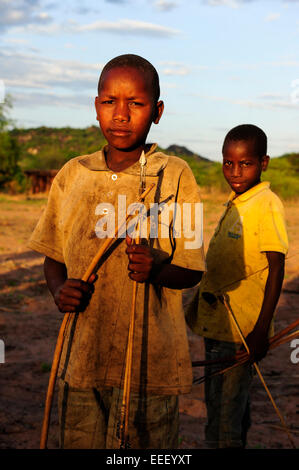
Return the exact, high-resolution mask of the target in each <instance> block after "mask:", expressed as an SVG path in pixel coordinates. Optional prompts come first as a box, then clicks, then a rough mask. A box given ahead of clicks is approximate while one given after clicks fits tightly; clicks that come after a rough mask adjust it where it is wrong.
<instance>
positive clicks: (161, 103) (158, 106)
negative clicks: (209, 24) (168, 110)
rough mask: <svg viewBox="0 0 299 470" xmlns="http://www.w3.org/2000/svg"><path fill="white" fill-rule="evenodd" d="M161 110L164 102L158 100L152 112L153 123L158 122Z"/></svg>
mask: <svg viewBox="0 0 299 470" xmlns="http://www.w3.org/2000/svg"><path fill="white" fill-rule="evenodd" d="M163 111H164V103H163V101H158V102H157V104H156V109H155V114H154V119H153V123H154V124H158V122H159V121H160V119H161V116H162V114H163Z"/></svg>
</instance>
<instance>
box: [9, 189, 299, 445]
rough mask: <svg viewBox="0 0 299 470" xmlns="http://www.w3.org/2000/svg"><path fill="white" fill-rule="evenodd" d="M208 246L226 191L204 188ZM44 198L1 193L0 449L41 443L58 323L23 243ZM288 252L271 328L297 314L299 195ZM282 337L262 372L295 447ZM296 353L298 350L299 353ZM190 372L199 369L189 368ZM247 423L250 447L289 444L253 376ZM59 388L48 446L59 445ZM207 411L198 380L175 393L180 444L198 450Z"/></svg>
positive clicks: (297, 423)
mask: <svg viewBox="0 0 299 470" xmlns="http://www.w3.org/2000/svg"><path fill="white" fill-rule="evenodd" d="M203 199H204V214H205V233H204V237H205V246H206V247H207V246H208V241H209V239H210V237H211V234H212V233H213V229H214V228H215V225H216V222H217V220H218V218H219V215H220V213H221V212H222V210H223V206H222V205H221V202H224V201H223V195H216V196H215V195H213V198H212V195H211V194H204V195H203ZM45 203H46V199H45V198H41V197H35V198H28V197H27V198H26V196H7V195H0V339H1V340H3V341H4V343H5V363H3V364H0V449H34V448H38V447H39V439H40V431H41V423H42V418H43V410H44V400H45V395H46V390H47V385H48V379H49V370H50V364H51V361H52V356H53V352H54V347H55V343H56V339H57V335H58V331H59V327H60V324H61V321H62V314H60V313H59V312H58V311H57V309H56V307H55V305H54V303H53V300H52V298H51V296H50V294H49V293H48V291H47V288H46V284H45V281H44V276H43V268H42V263H43V257H42V256H40V255H39V254H37V253H34V252H32V251H30V250H28V248H27V247H26V242H27V240H28V238H29V235H30V234H31V232H32V230H33V228H34V226H35V224H36V222H37V220H38V218H39V216H40V214H41V212H42V210H43V208H44V206H45ZM285 208H286V217H287V223H288V231H289V238H290V252H289V255H288V259H287V262H286V276H285V281H284V286H283V292H282V295H281V298H280V301H279V305H278V308H277V313H276V331H279V330H281V329H282V328H284V327H286V326H287V325H288V324H290V323H291V322H292V321H294V320H295V319H296V318H298V315H299V304H298V294H299V275H298V271H299V270H298V268H299V240H298V237H296V234H297V233H298V230H299V201H288V202H286V203H285ZM188 334H189V339H190V350H191V355H192V359H193V360H200V359H204V358H203V347H202V340H201V339H200V338H198V337H197V336H195V335H193V334H191V333H190V332H189V333H188ZM291 352H292V349H291V347H290V343H286V344H284V345H282V346H279V347H278V348H276V349H274V350H272V351H271V352H270V353H269V354H268V355H267V357H266V358H265V359H264V360H263V361H262V363H261V370H262V373H263V375H264V378H265V380H266V382H267V384H268V386H269V389H270V390H271V393H272V395H273V397H274V399H275V401H276V404H277V406H278V408H279V409H280V411H281V413H282V414H283V416H284V418H285V420H286V422H287V424H288V426H289V428H290V429H291V430H292V433H293V439H294V441H295V443H296V445H297V447H298V448H299V400H298V384H299V381H298V379H299V363H297V364H294V363H292V362H291V359H290V355H291ZM297 356H298V357H299V354H297ZM194 375H195V377H198V376H201V375H203V371H202V370H200V369H198V368H196V369H194ZM251 397H252V427H251V429H250V431H249V436H248V448H249V449H288V448H290V443H289V440H288V437H287V435H286V433H285V432H284V431H282V430H281V429H280V421H279V419H278V417H277V415H276V414H275V412H274V409H273V407H272V405H271V403H270V401H269V399H268V397H267V396H266V393H265V390H264V389H263V387H262V385H261V383H260V381H259V379H258V377H255V378H254V381H253V386H252V393H251ZM56 399H57V393H56V395H55V401H54V406H53V411H52V417H51V426H50V433H49V439H48V448H50V449H55V448H57V447H58V419H57V403H56ZM205 417H206V410H205V405H204V400H203V386H202V385H194V386H193V390H192V393H190V394H189V395H185V396H183V397H181V398H180V418H181V425H180V447H181V449H203V448H205V444H204V425H205Z"/></svg>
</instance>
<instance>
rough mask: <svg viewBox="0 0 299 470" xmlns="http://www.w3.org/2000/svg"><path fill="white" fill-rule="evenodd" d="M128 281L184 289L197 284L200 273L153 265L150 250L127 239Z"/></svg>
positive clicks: (170, 265)
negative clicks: (146, 282) (147, 282)
mask: <svg viewBox="0 0 299 470" xmlns="http://www.w3.org/2000/svg"><path fill="white" fill-rule="evenodd" d="M126 241H127V250H126V253H127V255H128V256H129V265H128V270H129V271H130V273H129V277H130V279H132V280H134V281H137V282H145V281H149V282H151V283H152V284H156V285H160V286H163V287H168V288H169V289H186V288H188V287H193V286H195V285H196V284H198V283H199V281H200V280H201V277H202V271H195V270H193V269H187V268H182V267H180V266H176V265H174V264H162V263H161V264H155V263H154V257H153V255H152V252H151V249H150V248H149V247H148V246H145V245H135V244H132V243H131V239H130V238H129V237H127V240H126Z"/></svg>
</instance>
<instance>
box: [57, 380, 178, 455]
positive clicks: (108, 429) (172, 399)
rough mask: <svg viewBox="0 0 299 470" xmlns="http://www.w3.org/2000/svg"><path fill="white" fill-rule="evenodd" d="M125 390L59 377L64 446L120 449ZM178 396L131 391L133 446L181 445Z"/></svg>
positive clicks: (146, 447) (61, 430) (170, 446)
mask: <svg viewBox="0 0 299 470" xmlns="http://www.w3.org/2000/svg"><path fill="white" fill-rule="evenodd" d="M121 403H122V390H120V389H118V388H110V389H103V390H98V389H88V390H78V389H74V388H72V387H69V385H68V384H67V382H64V381H62V380H61V379H60V380H59V395H58V409H59V424H60V439H59V441H60V448H63V449H118V448H119V433H118V431H119V417H120V408H121ZM178 428H179V407H178V396H167V395H146V396H140V395H139V394H137V393H131V394H130V413H129V442H130V448H132V449H177V448H178Z"/></svg>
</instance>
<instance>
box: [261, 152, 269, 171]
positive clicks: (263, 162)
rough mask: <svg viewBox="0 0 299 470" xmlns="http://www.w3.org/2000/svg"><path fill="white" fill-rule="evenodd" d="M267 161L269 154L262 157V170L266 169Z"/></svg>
mask: <svg viewBox="0 0 299 470" xmlns="http://www.w3.org/2000/svg"><path fill="white" fill-rule="evenodd" d="M269 161H270V157H269V155H265V156H264V157H263V158H262V171H266V170H267V167H268V164H269Z"/></svg>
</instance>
